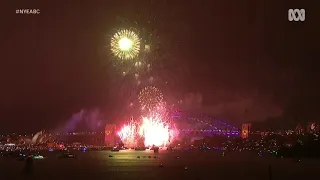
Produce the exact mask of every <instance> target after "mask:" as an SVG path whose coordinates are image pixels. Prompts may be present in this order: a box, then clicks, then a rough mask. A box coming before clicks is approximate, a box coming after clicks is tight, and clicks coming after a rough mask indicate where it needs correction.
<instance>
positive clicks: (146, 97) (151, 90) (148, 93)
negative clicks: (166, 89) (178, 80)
mask: <svg viewBox="0 0 320 180" xmlns="http://www.w3.org/2000/svg"><path fill="white" fill-rule="evenodd" d="M138 99H139V102H140V104H141V108H142V109H147V110H150V111H151V110H153V109H155V108H157V107H159V106H160V105H161V103H162V101H163V95H162V92H161V91H160V90H159V89H158V88H156V87H154V86H148V87H145V88H144V89H142V90H141V91H140V93H139V97H138Z"/></svg>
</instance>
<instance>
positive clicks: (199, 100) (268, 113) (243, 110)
mask: <svg viewBox="0 0 320 180" xmlns="http://www.w3.org/2000/svg"><path fill="white" fill-rule="evenodd" d="M206 98H210V101H213V102H214V103H211V104H209V105H208V104H204V101H203V100H205V99H206ZM179 103H180V107H181V108H182V109H183V110H185V111H196V112H201V113H205V114H208V115H212V116H216V117H218V118H220V119H223V120H227V121H229V122H232V123H236V124H238V123H242V122H248V121H250V122H252V121H263V120H265V119H267V118H269V117H279V116H281V115H282V114H283V109H282V108H281V107H279V106H276V105H275V103H274V102H272V100H271V98H268V97H267V96H259V94H254V93H253V94H247V95H245V94H236V93H228V92H225V91H221V92H220V91H217V92H216V93H212V94H208V95H206V96H203V95H202V94H200V93H188V94H186V95H185V98H184V99H183V100H181V101H179Z"/></svg>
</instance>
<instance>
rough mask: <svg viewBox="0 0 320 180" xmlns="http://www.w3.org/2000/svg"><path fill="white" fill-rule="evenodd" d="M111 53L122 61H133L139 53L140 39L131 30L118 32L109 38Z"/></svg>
mask: <svg viewBox="0 0 320 180" xmlns="http://www.w3.org/2000/svg"><path fill="white" fill-rule="evenodd" d="M111 52H112V53H113V54H114V55H115V56H116V57H118V58H120V59H122V60H130V59H134V58H136V57H137V56H138V54H139V52H140V38H139V37H138V35H137V34H136V33H135V32H133V31H131V30H120V31H118V32H117V33H115V34H114V35H113V37H112V38H111Z"/></svg>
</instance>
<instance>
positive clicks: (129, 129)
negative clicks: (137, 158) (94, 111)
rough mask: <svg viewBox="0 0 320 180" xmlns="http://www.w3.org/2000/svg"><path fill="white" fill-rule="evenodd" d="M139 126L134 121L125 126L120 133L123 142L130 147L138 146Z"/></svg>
mask: <svg viewBox="0 0 320 180" xmlns="http://www.w3.org/2000/svg"><path fill="white" fill-rule="evenodd" d="M137 128H138V126H137V124H136V123H134V121H133V120H131V121H130V122H129V124H127V125H124V126H123V127H122V129H121V130H120V131H119V132H118V135H119V137H120V139H121V141H122V142H123V143H124V144H125V145H126V146H128V147H134V146H136V135H137V131H138V129H137Z"/></svg>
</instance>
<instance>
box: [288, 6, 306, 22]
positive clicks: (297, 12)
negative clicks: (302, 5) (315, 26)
mask: <svg viewBox="0 0 320 180" xmlns="http://www.w3.org/2000/svg"><path fill="white" fill-rule="evenodd" d="M305 19H306V11H305V10H304V9H289V10H288V20H289V21H304V20H305Z"/></svg>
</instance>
